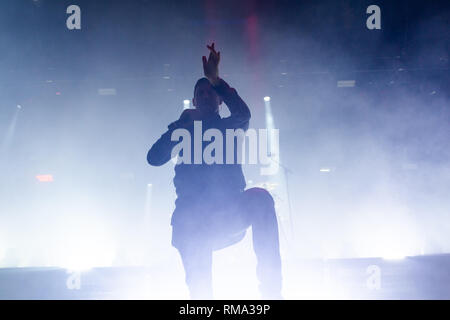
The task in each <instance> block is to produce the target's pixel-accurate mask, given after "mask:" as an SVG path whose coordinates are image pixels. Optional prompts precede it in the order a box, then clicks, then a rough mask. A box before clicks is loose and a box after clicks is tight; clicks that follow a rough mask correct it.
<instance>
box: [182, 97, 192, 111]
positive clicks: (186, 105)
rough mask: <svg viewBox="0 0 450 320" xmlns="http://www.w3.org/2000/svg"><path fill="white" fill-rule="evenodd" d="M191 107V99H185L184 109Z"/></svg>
mask: <svg viewBox="0 0 450 320" xmlns="http://www.w3.org/2000/svg"><path fill="white" fill-rule="evenodd" d="M190 107H191V101H190V100H188V99H186V100H183V109H189V108H190Z"/></svg>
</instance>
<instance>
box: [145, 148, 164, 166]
mask: <svg viewBox="0 0 450 320" xmlns="http://www.w3.org/2000/svg"><path fill="white" fill-rule="evenodd" d="M147 162H148V164H149V165H151V166H155V167H159V166H162V165H163V164H164V163H165V161H162V159H161V157H159V156H158V154H156V153H155V152H154V150H153V148H152V149H150V150H149V151H148V153H147Z"/></svg>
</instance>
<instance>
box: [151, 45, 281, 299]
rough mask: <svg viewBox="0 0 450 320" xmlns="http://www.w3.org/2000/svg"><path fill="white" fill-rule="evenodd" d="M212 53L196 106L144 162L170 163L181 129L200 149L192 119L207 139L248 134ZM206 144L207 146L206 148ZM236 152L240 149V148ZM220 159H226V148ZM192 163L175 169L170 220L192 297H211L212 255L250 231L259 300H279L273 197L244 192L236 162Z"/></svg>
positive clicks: (245, 118) (239, 104) (242, 107)
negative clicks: (213, 132) (215, 134)
mask: <svg viewBox="0 0 450 320" xmlns="http://www.w3.org/2000/svg"><path fill="white" fill-rule="evenodd" d="M207 48H208V49H209V50H210V54H209V57H208V59H206V57H205V56H203V57H202V60H203V70H204V74H205V77H206V78H201V79H200V80H198V81H197V83H196V85H195V88H194V98H193V100H192V102H193V105H194V106H195V109H187V110H184V111H183V113H182V114H181V116H180V118H179V119H178V120H177V121H175V122H173V123H171V124H170V125H169V126H168V130H167V132H165V133H164V134H163V135H162V136H161V138H160V139H159V140H158V141H157V142H156V143H155V144H154V145H153V146H152V147H151V149H150V151H149V152H148V154H147V161H148V163H149V164H151V165H153V166H161V165H163V164H164V163H166V162H167V161H169V160H170V159H171V158H172V149H173V147H174V146H175V145H177V144H178V143H179V141H178V140H176V141H172V139H171V136H172V133H173V132H174V130H176V129H178V128H183V129H186V130H188V131H189V133H190V135H191V137H192V138H191V147H192V148H191V150H194V149H195V147H194V143H195V142H194V140H195V138H194V121H196V122H197V121H201V124H202V132H201V133H202V134H203V132H205V131H206V130H208V129H210V128H216V129H218V130H220V131H221V132H222V133H223V137H225V133H226V129H242V130H247V129H248V126H249V120H250V110H249V108H248V107H247V105H246V104H245V102H244V101H243V100H242V99H241V98H240V97H239V95H238V94H237V92H236V90H235V89H233V88H230V86H229V85H228V84H227V83H226V82H225V81H224V80H222V79H221V78H219V69H218V65H219V61H220V52H216V50H215V49H214V43H213V44H212V45H211V46H207ZM222 102H225V103H226V105H227V106H228V108H229V110H230V112H231V115H230V116H229V117H227V118H221V117H220V115H219V105H220V104H221V103H222ZM197 133H198V132H197ZM224 139H225V138H224ZM200 140H203V139H200ZM209 143H210V142H209ZM209 143H206V142H204V141H203V142H202V146H201V147H202V150H203V149H204V148H205V147H206V146H207V145H208V144H209ZM223 145H224V146H225V141H223ZM237 148H238V146H237V145H236V146H235V150H236V149H237ZM182 152H184V150H183V151H182ZM193 153H194V152H192V155H191V156H192V159H193V158H194V154H193ZM202 154H203V153H202ZM235 154H236V153H235ZM180 155H181V156H183V155H182V154H180ZM184 156H186V155H184ZM223 157H224V159H225V158H226V152H225V147H224V152H223ZM194 162H195V161H194V160H192V161H190V163H178V164H177V165H176V166H175V177H174V180H173V181H174V185H175V188H176V193H177V199H176V201H175V204H176V208H175V211H174V212H173V215H172V221H171V224H172V245H173V246H174V247H175V248H177V249H178V251H179V252H180V255H181V259H182V261H183V265H184V270H185V273H186V283H187V285H188V287H189V291H190V295H191V298H192V299H199V298H202V299H211V298H212V253H213V251H214V250H218V249H222V248H225V247H227V246H230V245H232V244H235V243H237V242H239V241H240V240H242V239H243V238H244V236H245V233H246V229H247V228H248V227H250V226H251V227H252V234H253V248H254V251H255V254H256V257H257V270H256V271H257V277H258V280H259V282H260V285H259V289H260V291H261V294H262V297H263V298H265V299H279V298H281V282H282V279H281V259H280V252H279V239H278V223H277V217H276V213H275V208H274V201H273V198H272V196H271V195H270V193H269V192H267V191H266V190H264V189H261V188H251V189H248V190H245V191H244V189H245V186H246V185H245V179H244V175H243V172H242V167H241V165H240V164H239V163H237V161H235V162H234V163H233V164H227V163H226V161H225V160H224V161H223V164H219V163H212V164H205V163H204V162H202V163H201V164H195V163H194Z"/></svg>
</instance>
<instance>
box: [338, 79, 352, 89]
mask: <svg viewBox="0 0 450 320" xmlns="http://www.w3.org/2000/svg"><path fill="white" fill-rule="evenodd" d="M355 82H356V81H355V80H339V81H338V82H337V87H338V88H351V87H354V86H355Z"/></svg>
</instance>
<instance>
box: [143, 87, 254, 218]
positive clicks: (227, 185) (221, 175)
mask: <svg viewBox="0 0 450 320" xmlns="http://www.w3.org/2000/svg"><path fill="white" fill-rule="evenodd" d="M213 88H214V89H215V90H216V92H217V93H218V94H219V95H220V96H221V98H222V99H223V101H224V102H225V104H226V105H227V106H228V108H229V110H230V112H231V115H230V116H229V117H227V118H221V117H220V116H219V115H218V114H215V115H214V116H212V117H210V118H208V119H204V120H202V123H201V126H202V133H204V132H205V131H206V130H207V129H210V128H216V129H219V130H220V131H221V132H222V136H223V141H222V142H223V143H222V145H223V161H222V162H223V164H216V163H213V164H206V163H205V162H204V159H203V157H202V163H201V164H194V161H193V159H194V151H195V150H194V140H195V139H197V141H198V139H200V138H199V137H194V124H193V123H192V124H191V125H189V126H187V127H186V129H187V130H188V131H189V132H190V135H191V157H192V159H191V160H192V161H191V163H190V164H187V163H179V164H176V165H175V177H174V179H173V182H174V185H175V188H176V194H177V200H176V202H175V204H176V210H175V212H174V214H173V216H172V225H175V224H177V223H183V222H185V221H187V220H192V218H193V215H195V214H197V215H199V216H198V218H199V219H201V218H202V216H201V215H202V214H204V213H199V212H193V211H201V210H199V209H198V208H209V209H208V211H211V210H210V209H211V208H213V207H220V206H221V205H223V204H225V202H226V201H229V200H228V199H230V196H232V195H233V194H237V193H240V192H242V191H243V190H244V189H245V178H244V174H243V172H242V167H241V164H239V163H238V161H237V150H238V148H240V147H241V146H240V145H238V142H239V141H240V139H236V138H234V161H233V164H227V163H226V162H227V161H226V129H242V130H244V131H246V130H247V129H248V126H249V120H250V109H249V108H248V106H247V105H246V104H245V102H244V101H243V100H242V99H241V98H240V97H239V95H238V94H237V92H236V90H235V89H233V88H231V87H230V86H229V85H228V84H227V83H226V82H225V81H224V80H222V79H221V80H220V83H219V85H217V86H215V87H213ZM178 128H180V120H177V121H175V122H172V123H171V124H170V125H169V126H168V130H167V131H166V132H165V133H164V134H163V135H162V136H161V137H160V138H159V139H158V141H156V142H155V144H153V146H152V147H151V149H150V150H149V152H148V154H147V161H148V163H149V164H151V165H154V166H160V165H163V164H165V163H166V162H167V161H169V160H170V159H171V158H172V148H173V147H174V146H175V145H177V144H178V143H180V141H178V140H177V141H171V136H172V133H173V131H174V130H176V129H178ZM202 136H203V134H202ZM201 140H202V141H203V139H201ZM210 143H211V141H203V142H202V155H203V150H204V148H205V147H206V146H207V145H208V144H210ZM187 212H188V213H187ZM187 215H189V217H187Z"/></svg>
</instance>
